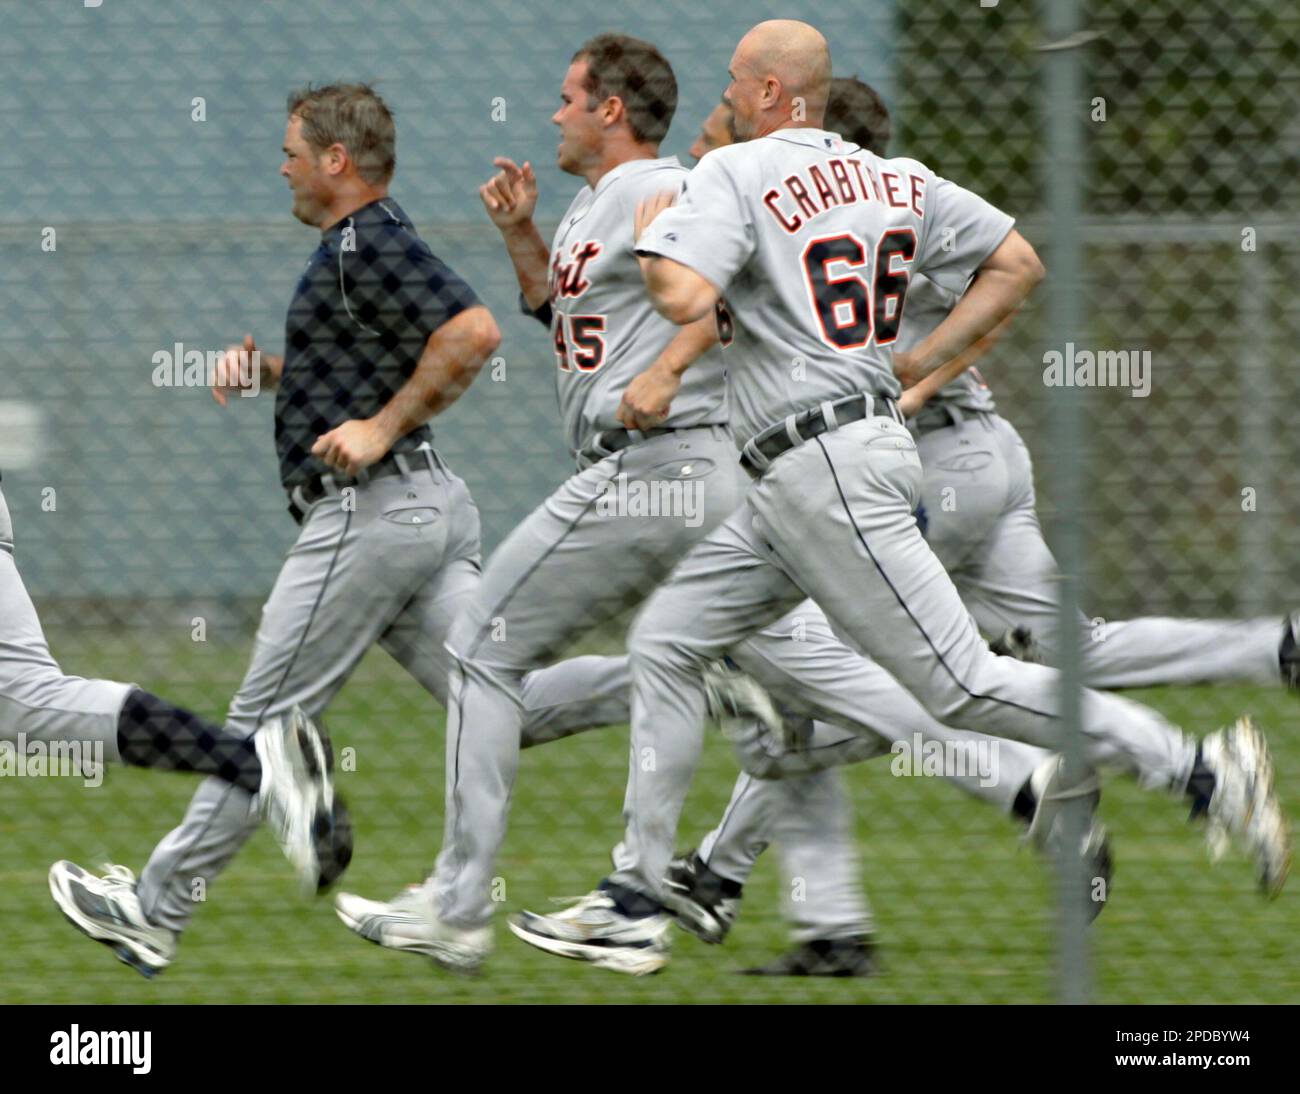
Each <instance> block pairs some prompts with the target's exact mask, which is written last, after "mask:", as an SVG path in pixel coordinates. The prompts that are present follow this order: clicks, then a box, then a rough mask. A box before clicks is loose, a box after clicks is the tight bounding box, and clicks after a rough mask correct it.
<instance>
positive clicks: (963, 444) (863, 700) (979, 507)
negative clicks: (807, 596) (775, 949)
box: [700, 411, 1281, 938]
mask: <svg viewBox="0 0 1300 1094" xmlns="http://www.w3.org/2000/svg"><path fill="white" fill-rule="evenodd" d="M956 416H959V418H960V420H959V421H958V422H957V423H955V424H953V425H951V426H949V427H947V428H942V429H933V430H927V431H925V432H922V433H921V435H920V438H919V441H918V444H917V448H918V452H919V455H920V457H921V462H922V465H923V469H924V482H923V489H922V497H923V505H924V508H925V512H926V514H927V517H928V524H929V527H928V530H927V535H926V538H927V541H928V542H929V543H930V545H931V547H932V548H933V550H934V553H935V555H936V556H937V557H938V558H939V561H940V562H941V563H942V564H943V566H944V569H946V570H947V571H948V573H949V576H951V577H952V579H953V583H954V584H955V585H956V587H957V590H958V592H959V593H960V595H961V598H962V601H963V602H964V603H965V604H966V606H967V607H968V608H969V609H970V611H971V614H972V615H973V616H974V617H975V619H976V621H977V623H978V624H979V626H980V629H981V630H982V631H983V632H984V633H986V634H999V633H1001V632H1002V631H1003V630H1005V629H1007V628H1009V627H1012V626H1017V625H1027V626H1029V627H1030V628H1031V629H1032V630H1033V632H1034V634H1035V636H1036V637H1037V638H1038V640H1039V643H1040V645H1041V646H1042V647H1043V650H1044V653H1045V654H1046V655H1047V656H1048V658H1049V659H1050V658H1051V656H1052V653H1053V649H1052V636H1053V634H1054V633H1055V630H1056V626H1057V619H1056V614H1055V613H1056V602H1055V590H1056V585H1057V583H1058V581H1059V574H1058V571H1057V569H1056V562H1055V559H1054V558H1053V557H1052V555H1051V552H1050V550H1049V548H1048V547H1047V544H1046V542H1045V540H1044V538H1043V534H1042V530H1041V528H1040V526H1039V524H1038V517H1037V512H1036V508H1035V506H1036V502H1035V497H1034V482H1033V466H1032V463H1031V460H1030V456H1029V452H1028V450H1027V448H1026V446H1025V444H1024V442H1023V441H1022V440H1021V438H1020V435H1019V434H1018V433H1017V432H1016V430H1015V428H1014V427H1013V426H1012V425H1011V423H1010V422H1008V421H1007V420H1006V419H1005V418H1002V417H1000V416H998V415H996V414H989V413H971V412H961V411H958V412H956ZM801 614H806V611H805V608H804V607H801V609H799V610H797V611H796V613H794V617H792V618H793V621H794V622H795V623H796V625H802V624H803V620H801V619H798V617H799V616H800V615H801ZM791 621H792V620H791V619H787V620H782V621H781V623H780V624H778V625H777V627H775V628H771V629H769V630H768V631H765V632H764V634H765V635H767V636H770V637H771V638H775V637H777V635H778V634H780V633H783V632H784V633H790V631H791ZM1081 626H1082V627H1083V629H1084V636H1083V642H1082V653H1083V658H1084V662H1083V668H1084V672H1085V674H1086V676H1087V679H1088V681H1089V682H1090V683H1091V684H1092V685H1093V686H1094V687H1100V688H1119V687H1139V686H1155V685H1160V684H1180V683H1196V682H1204V681H1215V680H1246V681H1258V682H1261V683H1276V682H1277V681H1278V678H1279V676H1278V640H1279V638H1280V630H1281V628H1280V626H1279V625H1278V622H1277V620H1275V619H1272V618H1268V619H1257V620H1251V621H1247V622H1239V621H1235V620H1197V619H1166V618H1155V617H1153V618H1141V619H1134V620H1127V621H1122V622H1116V623H1106V624H1098V625H1096V626H1094V625H1093V624H1092V623H1091V622H1090V621H1088V620H1086V619H1084V620H1082V621H1081ZM742 649H743V647H742ZM737 660H740V658H739V657H738V658H737ZM744 667H745V668H746V669H747V670H748V671H750V672H751V674H752V675H754V676H755V677H757V678H759V679H761V680H763V682H764V683H765V684H768V686H769V690H772V691H774V692H778V688H779V687H780V683H779V681H776V682H769V680H768V679H765V678H764V677H763V675H762V672H761V671H759V670H757V669H755V668H754V667H751V666H750V665H748V664H746V665H745V666H744ZM871 669H873V670H874V671H876V672H878V671H879V670H878V669H876V668H875V666H871ZM838 671H839V672H840V673H841V674H842V675H843V678H844V680H845V686H846V689H847V690H848V691H850V692H852V691H854V690H855V689H856V688H858V687H867V688H870V681H872V680H873V679H874V677H873V675H872V673H871V672H868V673H865V674H863V673H853V672H848V671H846V670H845V669H840V670H838ZM881 675H882V676H883V677H884V681H885V684H884V686H881V687H877V688H874V689H871V690H870V691H864V692H863V693H862V694H860V696H859V698H858V702H859V704H860V706H861V709H863V710H865V711H870V712H871V715H872V716H873V717H874V718H879V719H881V720H883V722H884V723H885V724H886V725H890V724H896V725H899V726H900V727H906V726H910V725H912V724H913V722H914V721H915V718H916V710H915V707H916V705H917V704H916V703H915V700H913V699H912V697H911V696H910V695H908V694H907V693H906V692H904V691H902V689H901V688H898V687H897V686H896V685H895V686H894V687H893V688H890V687H889V686H888V683H889V682H890V681H891V678H889V677H888V675H887V674H881ZM778 693H779V694H780V697H781V701H782V704H783V705H784V706H786V707H787V708H789V709H792V710H795V709H797V708H795V707H794V706H793V704H792V703H791V697H790V696H789V695H788V694H787V693H786V692H784V691H781V692H778ZM848 702H849V703H852V702H853V700H852V698H851V696H850V698H849V699H848ZM801 712H802V713H805V714H808V713H810V712H809V711H807V710H803V711H801ZM815 716H816V717H819V718H820V717H826V715H824V714H823V713H820V712H816V713H815ZM828 720H829V721H831V722H835V723H837V725H844V726H847V725H849V724H851V719H850V720H845V717H844V715H843V714H842V713H837V714H836V715H834V716H831V717H829V718H828ZM911 732H921V733H922V734H923V735H924V736H925V737H926V739H931V738H937V739H940V740H942V739H943V737H944V734H949V733H953V732H954V731H951V730H948V729H946V727H940V731H939V732H938V733H936V732H935V731H934V729H933V727H931V726H924V725H923V726H922V727H921V728H920V729H918V730H910V731H904V732H901V733H900V735H899V736H900V737H901V738H903V739H907V737H908V736H910V733H911ZM958 736H961V735H960V734H959V735H958ZM887 748H888V744H887V742H883V741H882V740H881V739H880V738H876V739H872V738H869V737H863V736H859V735H857V734H854V733H846V732H844V731H843V730H842V729H838V728H836V725H828V724H826V722H822V721H819V722H817V723H816V725H815V728H814V731H813V734H812V737H811V739H810V741H809V742H808V745H807V747H806V748H803V749H801V750H799V751H797V752H789V753H786V754H785V755H783V756H780V757H778V758H775V759H773V760H772V761H771V763H772V767H773V775H774V776H777V778H778V780H779V779H785V778H791V779H795V780H797V781H800V782H802V781H803V780H802V779H801V778H800V776H804V775H807V774H808V773H809V772H823V774H822V775H819V776H816V777H815V782H814V786H821V787H825V789H824V790H822V791H821V792H816V791H815V790H814V789H812V788H807V789H802V790H800V791H798V793H799V796H800V799H801V800H802V801H804V802H810V801H811V802H816V803H818V804H819V805H820V808H821V809H822V810H823V814H822V815H821V816H819V817H817V818H814V817H812V816H811V814H808V815H804V816H788V815H785V814H784V813H783V811H782V808H781V805H780V803H781V801H782V799H783V798H784V797H785V796H786V793H787V792H785V791H783V790H781V789H780V788H779V782H770V781H768V780H750V781H749V782H747V783H746V784H745V785H743V786H742V784H739V783H738V784H737V787H736V791H735V793H734V794H733V797H732V801H731V803H730V804H729V805H728V809H727V813H726V814H725V816H724V819H723V821H722V822H721V823H720V824H719V825H718V827H717V828H715V829H714V830H713V831H712V832H710V833H709V834H708V835H707V836H705V837H704V839H703V840H702V841H701V843H700V853H701V855H702V856H703V858H704V860H705V861H706V862H707V863H708V864H709V866H710V868H711V869H713V870H714V871H716V872H717V873H719V874H721V875H723V876H724V877H727V878H729V879H731V880H734V881H738V882H742V883H743V882H744V881H745V880H746V879H747V878H748V877H749V874H750V872H751V871H752V869H753V866H754V864H755V862H756V860H757V858H758V855H759V854H761V852H762V850H763V849H764V848H765V847H766V846H767V845H768V844H769V843H770V842H778V846H779V840H780V839H790V840H793V841H794V845H793V848H792V849H791V850H790V852H789V853H790V854H792V855H795V856H796V857H797V858H798V859H799V861H800V862H806V864H807V865H808V869H809V872H808V873H807V875H806V899H807V902H808V903H807V906H806V907H805V908H804V909H802V912H803V915H804V916H805V918H811V919H812V920H813V921H814V922H815V923H817V924H818V925H819V927H820V929H821V930H823V931H824V932H825V933H823V934H821V935H814V936H813V937H840V936H842V935H845V934H855V933H862V925H863V923H864V922H866V923H869V914H868V913H867V911H866V904H865V901H864V900H863V899H862V898H861V896H859V895H857V894H854V893H851V892H850V891H849V889H848V888H847V887H846V886H844V885H843V884H842V883H841V881H840V879H841V877H842V875H843V874H844V873H845V871H846V870H847V869H849V868H850V866H851V861H850V860H849V859H848V857H847V856H843V852H842V851H841V850H839V848H838V845H837V842H836V841H835V840H834V839H832V838H828V839H826V840H824V841H823V840H821V839H820V837H819V835H818V833H819V831H822V830H825V831H828V832H835V831H839V830H842V829H844V828H846V827H850V823H849V821H848V819H847V818H841V819H837V820H832V819H831V818H830V817H829V811H830V810H831V809H833V808H835V807H837V806H836V803H843V801H844V798H843V793H842V791H841V790H840V789H839V787H838V784H837V783H836V782H835V781H834V780H833V779H832V778H831V777H830V775H829V774H828V773H825V769H827V768H830V767H833V766H838V765H840V764H846V763H856V762H859V761H861V760H865V759H870V758H871V757H873V756H877V755H880V754H881V753H882V752H883V751H886V750H887ZM1038 755H1039V756H1041V754H1038ZM998 756H999V760H1000V772H999V775H1000V777H999V779H998V780H997V782H996V783H995V784H994V785H993V786H992V787H987V786H984V785H981V782H982V781H981V780H972V779H969V778H967V779H960V778H959V779H956V780H954V781H957V782H958V783H959V785H962V786H963V788H964V789H967V790H969V791H970V792H971V793H973V794H975V795H976V796H978V797H982V798H985V799H988V800H992V801H994V802H995V803H996V804H998V805H999V806H1000V808H1002V809H1003V811H1004V812H1005V811H1009V810H1010V808H1011V804H1012V802H1013V801H1014V799H1015V795H1016V793H1017V791H1018V789H1019V787H1020V786H1021V785H1023V782H1024V779H1025V778H1027V776H1028V771H1030V770H1032V767H1033V763H1031V764H1030V766H1029V768H1028V770H1025V768H1024V764H1023V761H1024V760H1026V759H1029V760H1033V759H1034V756H1035V753H1033V752H1030V753H1028V754H1025V753H1023V752H1021V751H1013V750H1011V749H1008V748H1006V747H1003V748H1002V749H1000V750H999V753H998ZM1035 762H1036V761H1035ZM777 825H780V829H781V832H782V833H783V835H782V836H778V835H777V832H776V827H775V826H777ZM841 856H843V857H844V861H836V859H837V857H841ZM785 857H786V854H785V853H784V852H783V854H782V861H783V870H785V866H784V860H785ZM788 876H800V875H788ZM806 934H807V932H806V931H804V930H803V929H802V928H801V927H800V926H799V925H798V923H796V928H795V936H796V937H797V938H800V937H804V936H805V935H806Z"/></svg>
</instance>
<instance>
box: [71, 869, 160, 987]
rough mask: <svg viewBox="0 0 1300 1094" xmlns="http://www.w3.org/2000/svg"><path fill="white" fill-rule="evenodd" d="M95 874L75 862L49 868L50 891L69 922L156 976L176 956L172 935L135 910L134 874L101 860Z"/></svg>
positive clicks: (137, 906) (138, 968) (137, 901)
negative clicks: (100, 873) (99, 872)
mask: <svg viewBox="0 0 1300 1094" xmlns="http://www.w3.org/2000/svg"><path fill="white" fill-rule="evenodd" d="M104 869H105V870H106V871H107V872H106V873H105V875H104V876H103V877H96V876H95V875H94V874H91V873H88V872H87V871H85V870H83V869H82V868H81V867H80V866H78V865H77V864H76V863H75V862H67V861H61V862H56V863H55V864H54V865H53V866H51V867H50V895H51V896H53V897H54V903H55V904H57V905H58V906H59V910H60V911H61V912H62V913H63V914H64V916H65V917H66V918H67V920H68V922H69V923H71V924H72V925H73V926H74V927H76V928H77V930H79V931H80V932H81V933H82V934H84V935H87V936H88V937H90V938H93V939H94V940H95V941H96V942H102V943H104V945H106V946H108V947H109V948H110V949H112V951H113V952H114V953H115V954H116V955H117V959H118V960H119V961H121V962H123V963H124V964H127V965H130V966H131V967H132V968H133V969H135V970H136V971H137V972H139V973H140V974H141V975H142V976H155V975H157V974H158V973H160V972H162V970H163V969H165V968H166V967H167V966H168V965H170V964H171V962H172V958H174V957H175V956H176V935H175V934H173V933H172V932H171V931H169V930H167V929H166V928H165V927H156V926H154V925H153V924H152V923H150V922H149V920H148V919H146V918H145V915H144V912H142V911H141V910H140V898H139V897H138V896H137V895H136V883H135V874H133V873H132V872H131V871H130V870H128V869H127V868H126V867H125V866H112V865H107V864H106V865H105V867H104Z"/></svg>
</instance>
